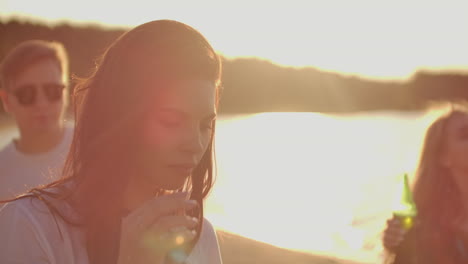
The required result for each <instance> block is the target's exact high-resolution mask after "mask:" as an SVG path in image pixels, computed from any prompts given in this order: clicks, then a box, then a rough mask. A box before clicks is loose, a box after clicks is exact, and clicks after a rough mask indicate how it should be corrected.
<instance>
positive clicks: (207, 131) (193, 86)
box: [136, 80, 216, 190]
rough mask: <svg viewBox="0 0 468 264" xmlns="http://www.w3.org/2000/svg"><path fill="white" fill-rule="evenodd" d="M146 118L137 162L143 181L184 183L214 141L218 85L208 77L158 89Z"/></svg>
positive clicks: (167, 186)
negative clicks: (212, 137)
mask: <svg viewBox="0 0 468 264" xmlns="http://www.w3.org/2000/svg"><path fill="white" fill-rule="evenodd" d="M155 90H156V91H155V94H154V96H148V99H149V100H150V101H149V102H148V104H149V109H150V110H149V111H147V113H146V114H145V115H146V116H144V118H143V121H144V122H143V126H142V129H141V138H140V139H137V142H139V144H140V148H139V151H138V154H137V155H136V157H137V160H136V163H137V164H138V165H137V166H138V167H139V169H138V171H139V172H140V174H142V175H141V178H139V179H141V180H142V181H141V182H142V183H143V184H151V185H152V186H156V187H159V188H163V189H168V190H173V189H178V188H180V187H182V185H183V184H184V182H185V181H186V179H187V178H188V177H189V176H190V175H191V173H192V171H193V169H194V168H195V167H196V166H197V165H198V163H199V162H200V160H201V158H202V156H203V154H204V153H205V152H206V150H207V147H208V146H209V144H210V142H211V135H212V130H213V125H214V121H215V118H216V88H215V84H214V82H209V81H194V80H192V81H177V82H172V83H171V84H169V85H164V87H163V88H159V87H158V89H155Z"/></svg>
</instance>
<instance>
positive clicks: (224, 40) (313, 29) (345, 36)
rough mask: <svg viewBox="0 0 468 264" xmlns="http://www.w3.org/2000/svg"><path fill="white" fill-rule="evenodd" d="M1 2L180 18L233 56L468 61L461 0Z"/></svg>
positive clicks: (392, 71) (44, 14) (305, 61)
mask: <svg viewBox="0 0 468 264" xmlns="http://www.w3.org/2000/svg"><path fill="white" fill-rule="evenodd" d="M51 7H54V8H51ZM90 7H92V8H90ZM110 9H112V10H113V11H112V12H109V10H110ZM0 10H2V12H0V15H1V16H2V17H8V16H14V15H21V16H23V17H34V18H41V19H47V20H49V21H57V20H60V21H63V20H72V21H74V22H85V23H86V22H92V23H97V22H100V23H102V24H106V25H120V26H122V25H125V26H134V25H137V24H140V23H144V22H147V21H149V20H154V19H162V18H169V19H176V20H180V21H182V22H185V23H188V24H190V25H192V26H194V27H195V28H197V29H199V30H200V31H201V32H202V33H203V34H204V35H205V36H206V37H207V38H208V39H209V40H210V42H211V43H212V44H213V46H214V47H215V48H216V49H217V50H218V51H219V52H220V53H222V54H223V55H225V56H227V57H257V58H261V59H266V60H270V61H272V62H274V63H278V64H281V65H286V66H295V67H303V66H313V67H317V68H321V69H325V70H328V71H337V72H341V73H346V74H352V75H363V76H366V77H372V78H406V77H408V76H409V75H411V74H412V73H413V72H414V71H415V70H417V69H420V68H430V69H437V70H440V69H457V70H464V71H466V70H467V69H468V53H467V52H465V50H466V47H467V46H468V35H467V34H464V31H463V25H466V24H468V18H467V16H466V15H465V14H466V12H467V10H468V2H463V1H456V0H448V1H422V0H414V1H405V0H395V1H387V2H382V1H378V2H376V1H373V0H357V1H344V0H342V1H340V0H329V1H323V0H310V1H300V0H295V1H288V2H271V1H260V0H257V1H235V2H219V1H212V0H203V1H181V0H179V1H172V2H164V3H160V2H158V1H143V0H134V1H131V2H127V1H91V0H83V1H79V2H76V1H75V2H72V1H57V0H44V1H26V0H15V1H12V0H8V1H3V2H0ZM416 14H417V19H415V15H416ZM434 17H440V18H441V19H434Z"/></svg>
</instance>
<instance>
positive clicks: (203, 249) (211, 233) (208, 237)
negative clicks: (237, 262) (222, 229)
mask: <svg viewBox="0 0 468 264" xmlns="http://www.w3.org/2000/svg"><path fill="white" fill-rule="evenodd" d="M186 263H189V264H191V263H206V264H221V263H222V261H221V254H220V251H219V244H218V239H217V237H216V231H215V229H214V227H213V225H212V224H211V223H210V221H209V220H208V219H206V218H204V219H203V224H202V230H201V234H200V239H199V240H198V242H197V244H196V245H195V247H194V249H193V251H192V253H191V254H190V256H189V258H188V259H187V261H186Z"/></svg>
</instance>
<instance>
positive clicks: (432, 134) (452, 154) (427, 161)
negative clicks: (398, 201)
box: [383, 104, 468, 264]
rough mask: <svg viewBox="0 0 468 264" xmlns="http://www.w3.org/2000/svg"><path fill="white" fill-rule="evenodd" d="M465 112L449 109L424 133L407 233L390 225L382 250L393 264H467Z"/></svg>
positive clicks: (467, 115)
mask: <svg viewBox="0 0 468 264" xmlns="http://www.w3.org/2000/svg"><path fill="white" fill-rule="evenodd" d="M467 157H468V108H467V107H466V106H465V105H464V104H452V105H451V106H450V109H449V110H448V111H447V112H446V113H445V114H443V115H442V116H440V117H439V118H438V119H437V120H435V121H434V122H433V123H432V124H431V126H430V127H429V128H428V130H427V132H426V137H425V140H424V145H423V148H422V151H421V158H420V162H419V166H418V169H417V171H416V178H415V182H414V188H413V192H414V201H415V204H416V208H417V210H418V216H417V219H416V221H415V222H416V223H415V226H414V227H412V228H411V229H410V230H409V231H408V232H406V231H405V228H403V225H402V223H401V221H400V220H399V219H398V218H393V219H390V220H388V223H387V228H386V230H385V232H384V236H383V244H384V246H385V248H386V249H387V250H388V252H389V253H390V254H389V258H388V259H387V262H390V263H395V264H411V263H413V264H415V263H424V264H431V263H434V264H439V263H441V264H442V263H443V264H456V263H468V162H467Z"/></svg>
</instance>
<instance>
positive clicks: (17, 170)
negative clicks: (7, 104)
mask: <svg viewBox="0 0 468 264" xmlns="http://www.w3.org/2000/svg"><path fill="white" fill-rule="evenodd" d="M72 138H73V128H72V127H68V126H67V127H65V134H64V136H63V139H62V142H60V144H58V145H57V146H56V147H55V148H53V149H52V150H50V151H48V152H46V153H41V154H36V155H31V154H24V153H22V152H20V151H18V150H17V149H16V146H15V143H14V142H13V140H12V141H11V142H10V143H8V144H7V145H6V146H5V147H4V148H3V149H2V150H1V151H0V200H3V199H9V198H13V197H14V196H16V195H18V194H21V193H24V192H26V191H28V190H29V189H31V188H33V187H36V186H38V185H42V184H46V183H49V182H51V181H53V180H55V179H57V178H59V177H60V175H61V170H62V168H63V164H64V162H65V158H66V156H67V154H68V150H69V148H70V144H71V141H72Z"/></svg>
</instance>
